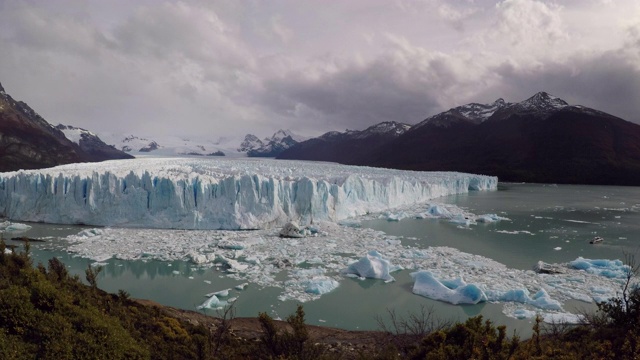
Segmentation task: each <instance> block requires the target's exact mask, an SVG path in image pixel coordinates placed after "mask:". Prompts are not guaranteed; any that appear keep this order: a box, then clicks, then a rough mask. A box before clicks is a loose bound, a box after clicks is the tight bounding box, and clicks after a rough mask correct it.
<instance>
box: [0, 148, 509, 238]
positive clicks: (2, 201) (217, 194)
mask: <svg viewBox="0 0 640 360" xmlns="http://www.w3.org/2000/svg"><path fill="white" fill-rule="evenodd" d="M497 183H498V179H497V178H496V177H491V176H482V175H472V174H464V173H454V172H415V171H399V170H389V169H378V168H367V167H354V166H345V165H338V164H331V163H314V162H300V161H284V160H253V159H190V158H142V159H134V160H126V161H122V160H116V161H106V162H102V163H97V164H96V163H91V164H88V163H81V164H70V165H63V166H58V167H54V168H49V169H40V170H28V171H24V170H21V171H17V172H9V173H1V174H0V216H2V217H6V218H8V219H11V220H20V221H31V222H46V223H55V224H87V225H97V226H122V227H145V228H168V229H171V228H172V229H229V230H238V229H266V228H273V227H276V226H282V225H284V224H285V223H286V222H288V221H296V222H297V223H298V224H300V225H301V226H304V225H308V224H311V223H313V222H314V221H333V222H335V221H339V220H343V219H346V218H350V217H353V216H357V215H362V214H366V213H372V212H381V211H384V210H386V209H391V208H396V207H399V206H403V205H407V204H415V203H421V202H426V201H428V200H431V199H433V198H437V197H441V196H445V195H452V194H460V193H466V192H468V191H470V190H495V189H497Z"/></svg>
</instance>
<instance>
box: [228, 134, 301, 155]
mask: <svg viewBox="0 0 640 360" xmlns="http://www.w3.org/2000/svg"><path fill="white" fill-rule="evenodd" d="M302 140H305V138H303V137H301V136H299V135H296V134H294V133H292V132H291V130H278V131H276V132H275V133H274V134H273V135H272V136H271V137H266V138H264V139H263V140H260V139H259V138H258V137H257V136H255V135H253V134H247V135H246V136H245V138H244V140H243V141H242V143H241V144H240V147H239V148H238V151H239V152H246V153H247V156H250V157H276V156H278V155H279V154H280V153H281V152H283V151H284V150H286V149H288V148H290V147H291V146H293V145H295V144H297V143H299V142H300V141H302Z"/></svg>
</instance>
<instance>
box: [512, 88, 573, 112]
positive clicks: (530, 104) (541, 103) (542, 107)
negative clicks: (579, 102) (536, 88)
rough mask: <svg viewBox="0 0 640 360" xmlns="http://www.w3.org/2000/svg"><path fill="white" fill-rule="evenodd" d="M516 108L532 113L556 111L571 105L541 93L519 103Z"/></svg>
mask: <svg viewBox="0 0 640 360" xmlns="http://www.w3.org/2000/svg"><path fill="white" fill-rule="evenodd" d="M516 106H518V107H521V108H522V109H527V110H530V111H554V110H560V109H562V108H564V107H566V106H569V104H568V103H567V102H566V101H564V100H562V99H560V98H558V97H555V96H553V95H550V94H548V93H546V92H544V91H541V92H539V93H537V94H535V95H533V96H532V97H530V98H528V99H527V100H525V101H522V102H519V103H518V104H516Z"/></svg>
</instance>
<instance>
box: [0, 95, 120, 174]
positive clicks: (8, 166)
mask: <svg viewBox="0 0 640 360" xmlns="http://www.w3.org/2000/svg"><path fill="white" fill-rule="evenodd" d="M88 134H90V133H89V132H87V135H79V137H78V142H73V141H71V140H69V139H68V138H67V137H66V136H65V134H64V133H63V131H62V130H60V129H59V128H56V127H54V126H52V125H51V124H49V123H48V122H47V121H46V120H44V119H43V118H42V117H41V116H40V115H38V113H36V112H35V111H34V110H33V109H32V108H31V107H29V105H27V104H26V103H24V102H22V101H16V100H14V99H13V98H12V97H11V96H10V95H9V94H7V93H6V92H5V90H4V88H3V87H2V85H1V84H0V172H4V171H15V170H20V169H37V168H44V167H51V166H56V165H61V164H69V163H76V162H95V161H102V160H107V159H127V158H131V156H130V155H128V154H126V153H123V152H121V151H118V150H116V149H114V148H112V147H109V146H107V145H106V144H104V143H103V142H102V141H100V139H99V138H97V137H92V136H91V135H88Z"/></svg>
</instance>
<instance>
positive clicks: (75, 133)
mask: <svg viewBox="0 0 640 360" xmlns="http://www.w3.org/2000/svg"><path fill="white" fill-rule="evenodd" d="M56 129H58V130H60V131H62V132H63V133H64V136H66V137H67V139H69V140H71V141H73V142H74V143H76V144H78V145H80V140H81V139H82V138H87V137H98V135H96V134H94V133H92V132H91V131H89V130H85V129H83V128H79V127H75V126H71V125H63V124H58V125H57V126H56Z"/></svg>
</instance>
